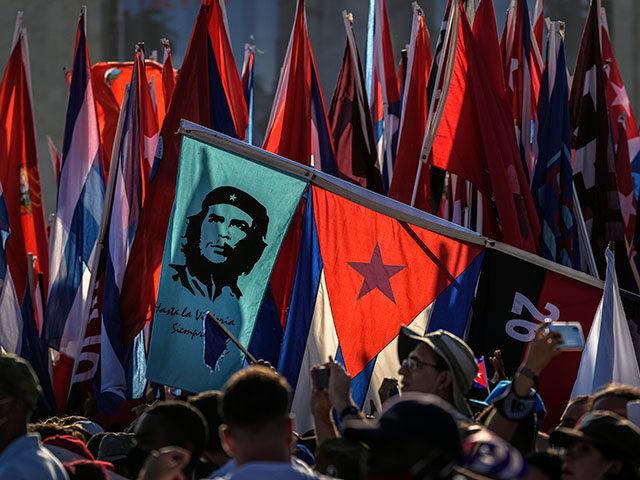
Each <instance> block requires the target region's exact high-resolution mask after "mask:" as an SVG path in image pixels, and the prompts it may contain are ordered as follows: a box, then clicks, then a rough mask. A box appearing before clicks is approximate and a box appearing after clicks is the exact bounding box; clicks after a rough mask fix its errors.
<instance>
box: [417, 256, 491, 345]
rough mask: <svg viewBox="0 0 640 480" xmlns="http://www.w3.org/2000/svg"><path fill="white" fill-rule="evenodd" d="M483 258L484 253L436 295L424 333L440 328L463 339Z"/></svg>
mask: <svg viewBox="0 0 640 480" xmlns="http://www.w3.org/2000/svg"><path fill="white" fill-rule="evenodd" d="M483 258H484V252H482V253H480V254H479V255H478V256H477V257H476V258H475V260H474V261H473V262H471V265H469V266H468V267H467V268H466V270H465V271H464V272H462V273H461V274H460V275H459V276H458V278H456V280H455V282H452V283H451V284H450V285H449V286H448V287H447V288H446V289H445V290H444V292H442V293H441V294H440V295H438V298H436V300H435V305H434V306H433V311H432V312H431V317H430V319H429V323H428V324H427V331H426V332H425V333H429V332H433V331H435V330H438V329H439V328H441V329H443V330H447V331H448V332H451V333H453V334H454V335H457V336H458V337H460V338H464V331H465V329H466V327H467V322H468V321H469V312H470V311H471V302H472V300H473V295H474V293H475V291H476V284H477V283H478V277H479V276H480V269H481V267H482V260H483Z"/></svg>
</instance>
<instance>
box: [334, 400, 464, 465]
mask: <svg viewBox="0 0 640 480" xmlns="http://www.w3.org/2000/svg"><path fill="white" fill-rule="evenodd" d="M407 397H410V399H406V398H407ZM454 414H455V411H454V409H453V408H452V407H451V406H450V405H449V404H448V403H446V402H444V401H443V400H442V399H441V398H439V397H437V396H435V395H431V394H416V393H414V394H408V395H407V396H406V397H405V399H404V400H403V399H402V397H401V398H400V399H399V400H398V401H397V402H396V403H395V404H393V405H392V406H391V407H390V408H389V409H388V410H387V411H386V412H385V413H384V414H383V415H382V417H380V420H379V421H378V423H377V424H363V425H362V426H360V427H357V428H353V427H348V428H346V429H345V431H344V436H345V438H347V439H350V440H355V441H361V442H363V443H365V444H367V445H368V446H369V456H368V460H367V472H368V475H373V474H375V475H381V476H384V475H387V476H393V475H407V474H409V473H411V474H413V475H414V476H415V478H425V476H427V475H430V476H429V477H428V478H446V477H447V475H449V474H450V472H451V470H452V469H453V466H454V464H455V463H456V462H457V461H458V460H459V459H460V457H461V454H462V445H461V443H460V435H459V433H458V427H457V425H456V422H455V420H454V418H453V415H454Z"/></svg>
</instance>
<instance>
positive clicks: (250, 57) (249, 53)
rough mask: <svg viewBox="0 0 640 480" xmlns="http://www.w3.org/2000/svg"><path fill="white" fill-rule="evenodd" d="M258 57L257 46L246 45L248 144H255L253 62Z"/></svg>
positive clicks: (244, 84) (244, 73) (244, 79)
mask: <svg viewBox="0 0 640 480" xmlns="http://www.w3.org/2000/svg"><path fill="white" fill-rule="evenodd" d="M255 55H256V48H255V46H252V45H249V44H248V43H245V44H244V61H243V62H242V91H243V93H244V101H245V103H246V104H247V110H248V114H249V123H248V125H247V143H253V61H254V59H255V58H254V57H255Z"/></svg>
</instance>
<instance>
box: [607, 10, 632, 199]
mask: <svg viewBox="0 0 640 480" xmlns="http://www.w3.org/2000/svg"><path fill="white" fill-rule="evenodd" d="M600 20H601V23H602V26H601V27H602V30H601V32H602V37H601V39H602V62H603V68H604V73H605V75H606V87H605V94H606V96H607V107H608V108H609V118H611V127H612V130H611V131H612V132H613V141H614V144H615V146H616V149H617V148H619V146H620V138H619V134H618V131H619V130H618V128H616V127H615V122H616V121H617V119H619V118H620V115H622V114H623V113H624V114H625V117H626V127H625V132H626V137H627V143H628V149H629V159H630V161H631V165H632V168H633V174H634V175H633V176H634V183H635V185H636V187H635V191H636V196H637V192H638V190H639V189H640V155H639V154H640V132H638V124H637V123H636V119H635V116H634V115H633V111H632V110H631V104H630V102H629V97H628V95H627V90H626V89H625V88H624V83H623V81H622V76H621V75H620V70H618V63H617V62H616V57H615V55H614V54H613V48H612V46H611V40H610V39H609V27H608V24H607V14H606V12H605V9H604V8H602V9H600Z"/></svg>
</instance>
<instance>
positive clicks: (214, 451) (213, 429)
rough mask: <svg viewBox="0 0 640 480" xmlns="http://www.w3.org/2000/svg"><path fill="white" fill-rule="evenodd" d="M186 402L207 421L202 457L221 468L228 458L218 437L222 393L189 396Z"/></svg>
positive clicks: (215, 391) (214, 392) (213, 391)
mask: <svg viewBox="0 0 640 480" xmlns="http://www.w3.org/2000/svg"><path fill="white" fill-rule="evenodd" d="M187 402H188V403H189V404H190V405H193V406H194V407H196V408H197V409H198V411H199V412H200V413H202V415H203V416H204V418H205V420H206V421H207V426H208V428H209V441H208V442H207V445H206V446H205V449H204V456H205V457H207V460H208V461H209V462H210V463H211V464H212V465H213V467H214V468H216V469H217V468H220V467H222V466H223V465H224V464H225V463H226V462H227V461H228V460H229V456H228V455H227V453H226V452H225V451H224V449H223V448H222V442H221V441H220V435H218V431H219V430H220V425H222V417H221V416H220V413H219V407H220V404H221V403H222V392H219V391H217V390H209V391H207V392H202V393H200V394H198V395H192V396H190V397H189V398H188V399H187Z"/></svg>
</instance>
